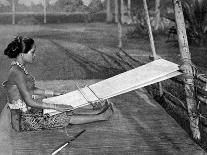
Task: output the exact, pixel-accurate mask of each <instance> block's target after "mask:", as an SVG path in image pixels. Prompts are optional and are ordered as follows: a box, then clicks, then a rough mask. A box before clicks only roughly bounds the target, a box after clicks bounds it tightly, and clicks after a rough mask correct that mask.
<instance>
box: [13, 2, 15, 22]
mask: <svg viewBox="0 0 207 155" xmlns="http://www.w3.org/2000/svg"><path fill="white" fill-rule="evenodd" d="M12 24H15V0H12Z"/></svg>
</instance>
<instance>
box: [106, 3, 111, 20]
mask: <svg viewBox="0 0 207 155" xmlns="http://www.w3.org/2000/svg"><path fill="white" fill-rule="evenodd" d="M106 12H107V19H106V20H107V22H108V23H110V22H112V14H111V0H107V7H106Z"/></svg>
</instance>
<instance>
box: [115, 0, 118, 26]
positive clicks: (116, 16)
mask: <svg viewBox="0 0 207 155" xmlns="http://www.w3.org/2000/svg"><path fill="white" fill-rule="evenodd" d="M114 2H115V4H114V5H115V10H114V11H115V23H118V18H119V17H118V13H119V10H118V0H114Z"/></svg>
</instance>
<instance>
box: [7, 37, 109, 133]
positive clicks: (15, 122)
mask: <svg viewBox="0 0 207 155" xmlns="http://www.w3.org/2000/svg"><path fill="white" fill-rule="evenodd" d="M35 48H36V46H35V42H34V40H33V39H32V38H26V37H22V36H18V37H16V38H15V39H14V40H13V41H12V42H11V43H9V44H8V46H7V48H6V49H5V50H4V54H5V55H7V56H8V57H9V58H11V59H14V61H13V62H12V63H11V67H10V70H9V75H8V80H7V81H6V82H4V83H3V86H4V87H5V89H6V91H7V99H8V103H7V105H6V106H8V108H9V109H10V112H11V122H12V126H13V128H14V129H16V130H18V131H28V130H41V129H51V128H57V127H65V126H67V125H69V124H83V123H90V122H95V121H104V120H108V119H109V118H110V116H111V115H112V113H113V109H112V106H111V104H110V103H108V101H104V102H105V104H104V105H103V106H101V107H100V108H98V109H96V110H94V109H93V108H92V109H88V108H85V109H83V108H82V109H75V110H74V109H73V108H72V106H69V105H60V104H48V103H44V102H42V101H41V100H36V99H35V98H34V95H42V96H43V97H46V96H56V95H61V93H59V92H56V91H50V90H42V89H39V88H37V87H35V83H34V82H35V81H34V78H33V77H32V76H31V75H30V74H29V73H28V72H27V70H26V68H25V65H27V64H30V63H33V61H34V58H35ZM43 109H55V110H57V111H60V112H61V113H59V114H56V115H53V116H47V115H43Z"/></svg>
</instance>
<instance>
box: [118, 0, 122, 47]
mask: <svg viewBox="0 0 207 155" xmlns="http://www.w3.org/2000/svg"><path fill="white" fill-rule="evenodd" d="M122 4H123V0H121V1H119V3H118V40H119V44H118V47H119V48H122V47H123V42H122V9H123V8H122Z"/></svg>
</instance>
